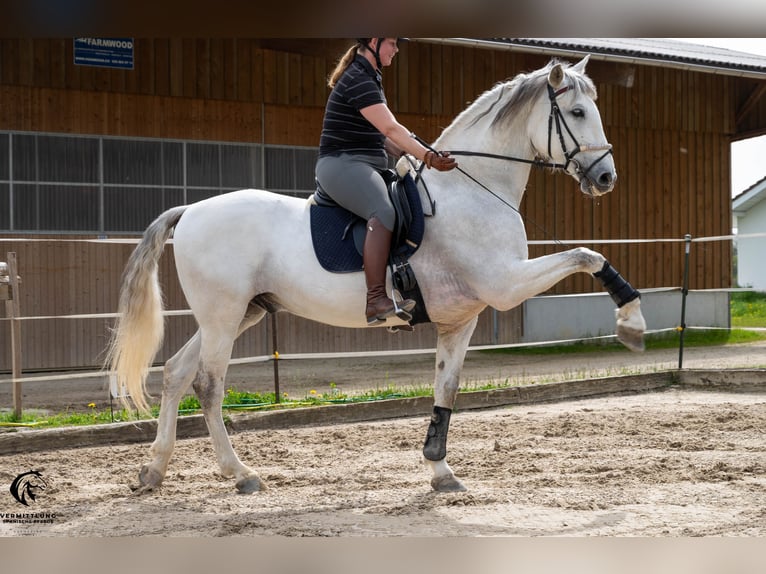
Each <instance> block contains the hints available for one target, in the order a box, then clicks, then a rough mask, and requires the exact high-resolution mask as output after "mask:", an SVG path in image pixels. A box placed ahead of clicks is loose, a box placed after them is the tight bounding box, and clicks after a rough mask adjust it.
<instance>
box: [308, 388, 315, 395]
mask: <svg viewBox="0 0 766 574" xmlns="http://www.w3.org/2000/svg"><path fill="white" fill-rule="evenodd" d="M309 394H310V395H315V394H317V392H316V391H315V390H314V389H311V390H310V391H309Z"/></svg>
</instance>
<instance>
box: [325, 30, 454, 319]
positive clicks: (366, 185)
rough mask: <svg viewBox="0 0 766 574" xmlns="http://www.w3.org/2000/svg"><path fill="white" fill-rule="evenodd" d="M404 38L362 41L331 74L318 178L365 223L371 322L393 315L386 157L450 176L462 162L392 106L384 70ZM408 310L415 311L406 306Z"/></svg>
mask: <svg viewBox="0 0 766 574" xmlns="http://www.w3.org/2000/svg"><path fill="white" fill-rule="evenodd" d="M399 40H400V39H399V38H359V39H357V41H356V44H354V45H353V46H351V47H350V48H349V49H348V50H347V51H346V53H345V54H344V55H343V57H342V58H341V59H340V61H339V62H338V64H337V66H336V67H335V70H334V71H333V73H332V74H331V75H330V77H329V81H328V85H329V87H330V88H332V92H331V93H330V96H329V98H328V100H327V106H326V108H325V115H324V121H323V123H322V135H321V138H320V140H319V159H318V160H317V164H316V178H317V181H318V182H319V185H320V186H321V187H322V189H323V190H324V191H325V192H326V193H327V194H328V195H329V196H330V197H332V199H333V200H335V202H336V203H338V204H339V205H341V206H342V207H344V208H346V209H348V210H349V211H351V212H353V213H355V214H356V215H358V216H359V217H362V218H364V219H365V220H366V221H367V235H366V238H365V242H364V249H363V254H362V257H363V260H364V276H365V281H366V282H367V309H366V315H367V324H368V325H376V324H378V323H381V322H384V321H385V320H386V318H387V317H390V316H392V315H393V314H394V303H393V301H392V300H391V299H389V297H388V295H387V294H386V288H385V285H386V262H387V260H388V253H389V250H390V247H391V236H392V232H393V229H394V222H395V213H394V208H393V206H392V205H391V202H390V199H389V198H388V191H387V189H386V185H385V183H384V180H383V177H382V176H381V174H380V172H381V171H382V170H385V169H386V168H387V167H388V157H387V155H386V154H387V152H388V153H390V154H392V155H394V156H395V157H399V156H401V155H402V154H403V153H408V154H410V155H413V156H415V157H416V158H418V159H420V160H422V161H423V162H424V163H425V165H426V167H428V168H429V169H430V168H434V169H437V170H439V171H448V170H451V169H453V168H455V167H457V163H456V162H455V160H454V159H453V158H451V157H449V154H448V153H446V152H440V153H435V152H433V151H431V150H428V149H426V148H425V147H424V146H422V145H421V144H420V143H418V142H417V141H416V140H415V139H414V138H413V137H412V134H411V132H410V131H409V130H408V129H407V128H405V127H404V126H403V125H402V124H400V123H399V122H398V121H397V120H396V118H395V117H394V115H393V113H392V112H391V110H390V109H389V108H388V105H387V103H386V97H385V94H384V93H383V86H382V78H381V72H380V70H381V68H383V67H385V66H390V65H391V62H392V61H393V59H394V56H395V55H396V53H397V52H398V51H399V46H398V43H399ZM399 306H400V308H402V309H404V310H405V311H409V310H411V309H412V308H413V307H414V306H415V302H414V301H412V300H409V299H408V300H406V301H402V302H401V303H400V304H399Z"/></svg>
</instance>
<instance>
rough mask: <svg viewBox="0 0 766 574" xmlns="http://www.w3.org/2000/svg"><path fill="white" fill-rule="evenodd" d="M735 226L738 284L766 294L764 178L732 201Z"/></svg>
mask: <svg viewBox="0 0 766 574" xmlns="http://www.w3.org/2000/svg"><path fill="white" fill-rule="evenodd" d="M731 211H732V214H733V216H734V220H735V225H736V227H737V235H738V238H737V283H738V284H739V285H740V286H741V287H752V288H753V289H756V290H758V291H766V236H763V237H746V236H747V235H751V234H764V233H766V177H764V178H763V179H762V180H760V181H759V182H758V183H756V184H754V185H752V186H750V187H749V188H748V189H746V190H745V191H743V192H742V193H740V194H739V195H738V196H737V197H735V198H734V199H733V200H732V204H731Z"/></svg>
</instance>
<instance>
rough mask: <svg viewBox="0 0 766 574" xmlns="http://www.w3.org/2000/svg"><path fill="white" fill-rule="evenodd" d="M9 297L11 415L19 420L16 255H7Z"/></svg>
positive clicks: (7, 303)
mask: <svg viewBox="0 0 766 574" xmlns="http://www.w3.org/2000/svg"><path fill="white" fill-rule="evenodd" d="M7 263H8V265H7V271H8V285H9V287H10V289H9V293H8V295H9V297H8V299H7V300H6V302H5V314H6V316H7V317H8V318H9V319H10V320H11V321H10V322H11V365H12V367H11V370H12V374H11V377H12V381H13V413H14V416H15V417H16V420H21V380H20V379H21V319H20V318H21V298H20V297H19V275H18V266H17V265H16V253H15V252H10V253H8V262H7Z"/></svg>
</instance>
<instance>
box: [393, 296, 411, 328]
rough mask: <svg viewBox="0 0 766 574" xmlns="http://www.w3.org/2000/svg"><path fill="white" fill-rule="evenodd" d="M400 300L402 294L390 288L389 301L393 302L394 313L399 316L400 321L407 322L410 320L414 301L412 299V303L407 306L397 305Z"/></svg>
mask: <svg viewBox="0 0 766 574" xmlns="http://www.w3.org/2000/svg"><path fill="white" fill-rule="evenodd" d="M398 300H402V294H401V293H399V291H398V290H397V289H391V301H393V302H394V315H396V316H397V317H399V318H400V319H401V320H402V321H406V322H407V323H409V322H410V321H412V313H410V311H412V310H413V309H414V308H415V304H416V303H415V301H412V305H407V307H408V308H404V307H399V301H398Z"/></svg>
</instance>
